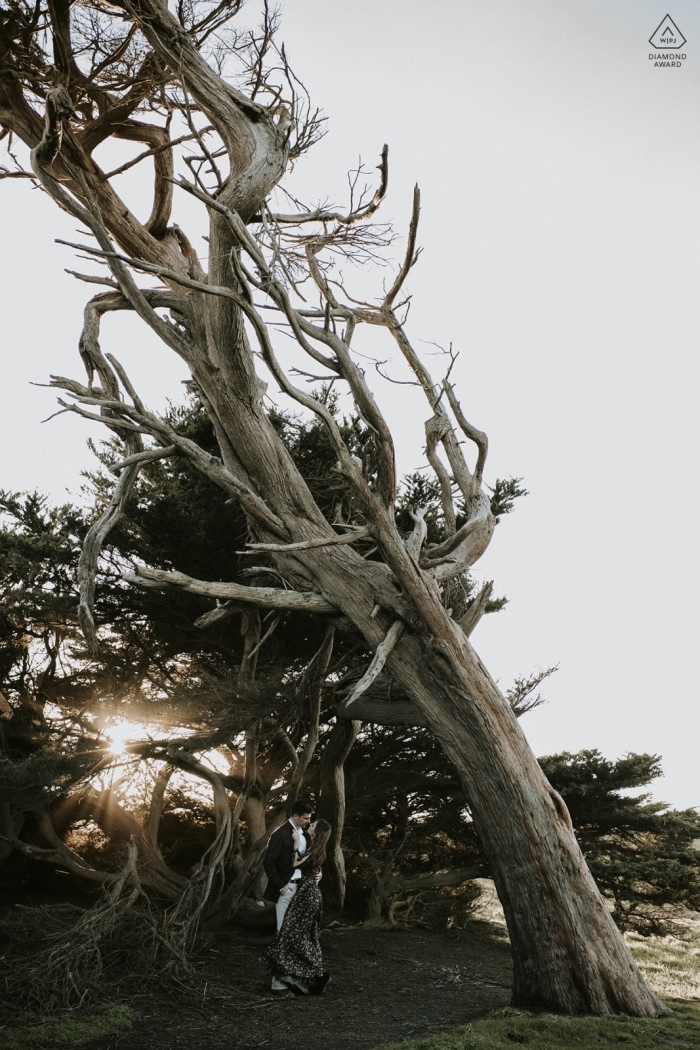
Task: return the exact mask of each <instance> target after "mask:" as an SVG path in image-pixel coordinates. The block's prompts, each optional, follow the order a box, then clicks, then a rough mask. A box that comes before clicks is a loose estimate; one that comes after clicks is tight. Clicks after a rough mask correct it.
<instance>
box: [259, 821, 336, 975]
mask: <svg viewBox="0 0 700 1050" xmlns="http://www.w3.org/2000/svg"><path fill="white" fill-rule="evenodd" d="M330 833H331V826H330V824H329V823H328V821H327V820H315V819H312V806H311V805H310V803H308V802H302V801H299V802H295V803H294V805H293V806H292V812H291V816H290V817H289V819H288V820H287V821H286V822H285V823H284V824H282V825H281V827H279V828H278V829H277V831H275V832H274V834H273V835H272V837H271V839H270V842H269V844H268V847H267V852H266V853H265V861H264V867H265V874H266V875H267V888H266V890H265V899H266V900H269V901H274V903H275V911H276V915H277V937H276V938H275V940H274V942H273V943H272V944H271V945H270V947H269V948H267V949H266V951H265V953H264V955H263V962H264V963H265V966H266V967H267V970H268V972H269V973H270V974H271V975H272V991H273V992H282V991H285V992H286V991H290V990H291V991H292V992H294V993H295V994H297V995H308V994H309V993H311V995H320V994H321V993H322V992H323V990H324V988H325V987H326V985H327V983H328V981H329V980H330V974H329V973H327V972H325V971H324V969H323V960H322V957H321V942H320V932H321V916H322V914H323V897H322V896H321V890H320V887H319V885H318V884H319V882H320V881H321V867H322V865H323V862H324V860H325V859H326V846H327V845H328V838H329V836H330Z"/></svg>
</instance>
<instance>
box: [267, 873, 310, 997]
mask: <svg viewBox="0 0 700 1050" xmlns="http://www.w3.org/2000/svg"><path fill="white" fill-rule="evenodd" d="M298 888H299V882H298V881H295V882H292V883H290V884H289V889H288V890H287V892H286V893H285V894H280V896H279V897H278V898H277V903H276V904H275V914H276V915H277V930H278V931H279V930H280V929H281V927H282V923H283V922H284V917H285V915H286V914H287V908H288V907H289V902H290V901H291V899H292V897H293V896H294V894H295V893H296V891H297V889H298ZM285 976H286V975H285ZM287 987H288V985H287V984H285V982H284V980H283V979H280V978H279V977H273V978H272V991H273V992H281V991H282V989H286V988H287ZM299 987H302V988H303V987H304V986H303V985H299Z"/></svg>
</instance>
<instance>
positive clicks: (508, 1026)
mask: <svg viewBox="0 0 700 1050" xmlns="http://www.w3.org/2000/svg"><path fill="white" fill-rule="evenodd" d="M670 1005H671V1006H672V1008H673V1016H672V1017H662V1018H659V1019H658V1020H642V1019H639V1018H636V1017H626V1016H614V1017H563V1016H560V1015H558V1014H530V1013H527V1012H526V1011H521V1010H510V1009H509V1010H496V1011H494V1012H493V1013H492V1014H489V1016H488V1017H485V1018H484V1019H483V1020H481V1021H473V1022H472V1023H471V1024H468V1025H465V1026H464V1027H463V1028H457V1029H455V1030H454V1031H452V1032H440V1033H439V1034H437V1035H433V1036H429V1037H428V1038H427V1039H406V1040H404V1041H402V1042H401V1043H392V1044H391V1045H389V1044H382V1046H377V1047H375V1048H374V1050H399V1048H400V1050H511V1048H512V1047H513V1046H515V1045H517V1044H523V1045H527V1046H528V1047H529V1048H530V1050H599V1048H600V1047H602V1046H612V1045H618V1046H619V1045H627V1046H629V1047H630V1050H656V1048H657V1047H658V1048H660V1047H665V1046H674V1047H677V1048H678V1050H690V1048H691V1047H693V1048H695V1047H698V1046H700V1008H698V1006H696V1005H694V1004H693V1005H691V1004H690V1003H687V1004H682V1003H675V1002H674V1003H672V1004H670Z"/></svg>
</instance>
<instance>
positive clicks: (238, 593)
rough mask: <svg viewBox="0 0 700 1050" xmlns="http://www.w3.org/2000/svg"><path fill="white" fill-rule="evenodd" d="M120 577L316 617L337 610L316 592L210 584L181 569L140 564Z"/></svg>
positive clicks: (329, 614)
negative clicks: (134, 571)
mask: <svg viewBox="0 0 700 1050" xmlns="http://www.w3.org/2000/svg"><path fill="white" fill-rule="evenodd" d="M123 578H124V579H125V580H127V581H128V582H129V583H134V584H136V586H137V587H143V586H146V587H148V585H149V584H156V585H157V586H158V587H159V588H167V587H172V588H174V589H176V590H178V589H179V590H183V591H187V592H189V593H190V594H201V595H203V596H204V597H206V598H232V599H233V600H234V601H239V602H243V603H245V604H246V605H247V606H248V607H250V606H254V607H256V608H259V609H295V610H296V611H297V612H305V613H310V614H314V615H316V616H332V615H334V614H335V615H337V614H338V609H337V608H336V607H335V606H334V605H331V603H330V602H327V601H326V600H325V598H322V597H321V596H320V595H318V594H313V593H311V592H309V593H304V592H302V591H285V590H282V589H281V588H275V587H245V586H243V585H242V584H240V583H209V582H207V581H205V580H195V579H193V578H192V577H191V576H185V574H184V573H182V572H166V571H165V570H164V569H151V568H149V567H148V566H146V565H139V566H137V568H136V573H124V576H123Z"/></svg>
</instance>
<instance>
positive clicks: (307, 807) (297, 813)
mask: <svg viewBox="0 0 700 1050" xmlns="http://www.w3.org/2000/svg"><path fill="white" fill-rule="evenodd" d="M313 811H314V807H313V806H312V805H311V803H310V802H305V801H304V799H303V798H300V799H298V800H297V801H296V802H295V803H294V805H293V806H292V814H291V815H292V816H293V817H301V816H303V815H304V813H313Z"/></svg>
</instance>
